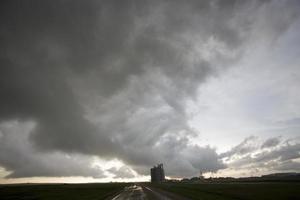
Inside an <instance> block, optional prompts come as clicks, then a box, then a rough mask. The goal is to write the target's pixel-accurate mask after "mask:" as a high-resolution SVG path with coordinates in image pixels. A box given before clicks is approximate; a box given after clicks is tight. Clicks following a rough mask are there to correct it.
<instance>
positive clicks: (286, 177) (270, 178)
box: [168, 173, 300, 183]
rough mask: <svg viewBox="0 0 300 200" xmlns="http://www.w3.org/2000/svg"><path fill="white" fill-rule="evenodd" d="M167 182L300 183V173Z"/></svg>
mask: <svg viewBox="0 0 300 200" xmlns="http://www.w3.org/2000/svg"><path fill="white" fill-rule="evenodd" d="M168 181H169V182H187V183H194V182H195V183H209V182H220V183H223V182H287V181H289V182H300V173H276V174H268V175H263V176H254V177H242V178H233V177H216V178H202V177H200V178H199V177H193V178H190V179H188V178H184V179H182V180H168Z"/></svg>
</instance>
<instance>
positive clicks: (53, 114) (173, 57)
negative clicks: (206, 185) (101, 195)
mask: <svg viewBox="0 0 300 200" xmlns="http://www.w3.org/2000/svg"><path fill="white" fill-rule="evenodd" d="M1 4H2V5H1V8H0V13H1V18H0V24H1V25H0V38H1V51H0V65H1V67H0V94H1V98H0V121H1V123H7V122H11V123H12V124H13V125H14V126H16V127H18V126H19V124H18V123H17V124H15V123H13V122H12V121H14V120H17V121H19V122H20V123H23V122H26V121H32V122H33V123H34V124H35V126H34V127H33V129H32V130H31V131H30V132H28V133H23V132H24V131H23V130H22V129H19V132H20V133H14V134H11V135H10V134H7V133H5V131H2V132H3V134H2V135H3V136H2V137H1V138H0V143H1V144H2V145H1V147H0V148H1V156H0V165H1V166H4V167H5V168H6V169H7V170H8V171H12V174H11V175H10V176H12V177H31V176H74V175H82V176H94V177H99V176H100V177H101V176H102V172H101V170H99V169H96V170H95V169H92V168H90V166H89V164H87V163H89V161H88V157H89V156H99V157H101V158H106V159H112V158H118V159H120V160H122V161H123V162H124V163H125V164H126V165H128V166H130V167H131V168H132V169H134V170H135V171H136V172H138V173H139V174H148V173H149V167H150V166H152V165H153V164H155V163H158V162H164V163H166V167H168V169H169V171H168V173H170V174H171V175H174V176H181V175H185V176H191V175H194V174H197V173H198V172H199V170H202V171H203V172H208V171H212V172H216V171H218V170H219V169H223V168H225V167H226V165H225V164H224V163H223V161H222V160H221V158H220V156H219V155H218V154H217V153H216V150H215V149H214V148H212V147H210V146H205V147H202V146H199V145H194V144H192V143H191V141H192V140H193V138H194V137H195V136H197V135H198V133H197V132H195V131H194V130H193V129H192V128H191V127H190V126H189V125H188V123H187V121H188V117H189V116H188V114H187V113H186V112H185V106H186V103H187V101H188V100H195V98H196V94H197V91H198V90H199V87H200V86H201V84H203V83H204V82H205V81H206V80H207V79H208V78H209V77H211V76H216V75H218V74H221V73H222V72H223V71H224V70H226V68H228V67H230V66H232V65H234V63H236V62H237V61H239V59H240V58H241V57H242V56H243V53H244V52H246V51H247V46H248V45H249V44H250V43H253V42H256V38H257V37H259V38H260V39H261V40H264V41H265V42H266V43H274V42H276V39H277V38H279V37H280V35H281V34H282V33H283V32H284V31H286V30H287V29H288V28H289V26H290V25H291V24H292V23H293V21H294V20H296V19H298V10H297V6H294V4H295V5H296V4H297V3H296V2H289V3H284V2H277V1H270V2H255V1H253V2H238V1H226V2H224V1H201V2H200V1H189V2H188V3H183V2H181V1H129V2H126V3H125V2H120V1H88V2H83V1H68V0H67V1H44V2H40V1H26V2H20V1H4V2H1ZM274 10H277V11H279V10H280V13H285V14H284V16H282V15H279V16H277V15H276V16H274V15H273V14H272V13H274V12H275V11H274ZM174 11H176V12H174ZM16 129H18V128H16ZM1 130H2V129H1ZM11 137H16V138H18V139H17V140H12V139H11ZM23 142H25V143H23ZM272 144H274V145H275V143H274V142H273V143H272ZM267 145H269V146H270V144H267ZM22 148H23V149H22ZM235 150H239V151H240V152H241V153H244V152H245V151H246V150H247V149H245V150H242V149H240V148H237V149H235ZM235 150H234V151H235ZM234 151H232V152H230V153H227V155H226V156H231V155H233V154H234ZM65 154H68V155H71V158H67V157H64V156H63V155H65ZM76 155H78V156H79V157H80V158H78V159H77V157H76ZM85 156H86V157H85ZM224 156H225V155H224ZM21 157H22V158H26V160H28V161H27V163H25V164H24V163H22V162H19V158H21ZM85 159H87V161H86V162H85ZM29 161H30V162H29ZM55 162H63V163H64V166H65V168H58V167H54V166H52V164H51V163H55ZM68 166H69V167H68ZM37 169H40V170H37ZM112 171H113V170H112ZM117 173H119V172H117V171H116V174H117ZM120 173H123V172H120ZM126 176H127V175H126Z"/></svg>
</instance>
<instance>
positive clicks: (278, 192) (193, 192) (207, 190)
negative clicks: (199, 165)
mask: <svg viewBox="0 0 300 200" xmlns="http://www.w3.org/2000/svg"><path fill="white" fill-rule="evenodd" d="M152 186H154V187H158V188H160V189H163V190H167V191H170V192H173V193H177V194H179V195H182V196H185V197H188V198H191V199H199V200H211V199H214V200H234V199H235V200H300V183H299V182H290V183H261V182H259V183H255V182H253V183H207V184H204V183H203V184H188V183H163V184H155V185H152Z"/></svg>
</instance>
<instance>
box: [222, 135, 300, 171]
mask: <svg viewBox="0 0 300 200" xmlns="http://www.w3.org/2000/svg"><path fill="white" fill-rule="evenodd" d="M248 140H252V141H255V143H252V147H251V148H249V145H247V142H245V141H248ZM259 145H261V147H260V146H259ZM243 146H247V149H249V151H244V152H242V153H241V152H240V151H234V150H235V149H240V148H242V147H243ZM250 149H251V150H250ZM221 155H222V157H223V158H226V161H227V162H226V164H227V166H228V168H231V169H234V170H236V171H239V170H241V169H243V170H248V172H251V171H253V170H255V171H256V174H257V173H260V174H265V173H271V172H280V171H287V172H290V171H296V172H299V171H300V168H299V166H300V165H299V159H300V143H299V140H297V139H293V140H292V141H291V140H283V139H281V137H273V138H268V139H266V140H265V141H263V142H260V141H258V138H257V137H250V138H247V139H245V140H244V141H243V142H242V143H240V144H239V145H237V146H235V147H233V148H232V149H231V150H229V151H228V152H225V153H223V154H221ZM297 160H298V161H297ZM248 176H249V175H248Z"/></svg>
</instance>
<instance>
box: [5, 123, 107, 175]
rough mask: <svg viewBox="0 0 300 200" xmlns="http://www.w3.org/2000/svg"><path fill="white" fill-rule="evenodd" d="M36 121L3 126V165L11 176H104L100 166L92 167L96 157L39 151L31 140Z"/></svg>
mask: <svg viewBox="0 0 300 200" xmlns="http://www.w3.org/2000/svg"><path fill="white" fill-rule="evenodd" d="M33 127H34V123H32V122H22V123H21V122H18V121H14V122H5V123H2V124H1V126H0V129H1V132H0V160H1V166H3V167H5V168H6V169H8V170H13V171H10V174H9V175H8V176H7V177H8V178H15V177H36V176H44V177H51V176H56V177H57V176H93V177H98V178H101V177H104V175H103V171H102V170H101V169H100V168H95V167H92V166H91V164H92V159H91V158H90V157H88V156H85V155H81V154H67V153H63V152H58V151H56V152H50V153H43V152H39V151H36V149H35V148H34V147H33V145H32V143H31V142H30V140H29V134H30V130H31V129H32V128H33Z"/></svg>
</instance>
